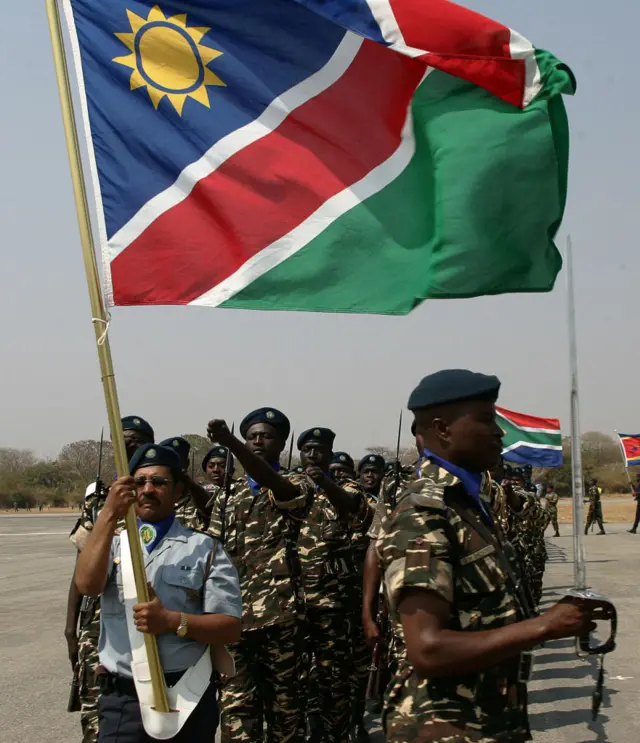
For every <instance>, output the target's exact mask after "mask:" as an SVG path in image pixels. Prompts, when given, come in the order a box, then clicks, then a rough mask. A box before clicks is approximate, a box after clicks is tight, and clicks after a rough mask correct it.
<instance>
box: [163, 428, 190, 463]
mask: <svg viewBox="0 0 640 743" xmlns="http://www.w3.org/2000/svg"><path fill="white" fill-rule="evenodd" d="M159 446H166V447H167V448H168V449H173V450H174V451H175V452H176V453H177V455H178V456H179V457H180V461H181V462H182V469H183V470H186V469H187V467H188V466H189V452H190V451H191V444H190V443H189V442H188V441H187V440H186V439H183V438H182V436H176V437H175V438H173V439H165V440H164V441H161V442H160V444H159Z"/></svg>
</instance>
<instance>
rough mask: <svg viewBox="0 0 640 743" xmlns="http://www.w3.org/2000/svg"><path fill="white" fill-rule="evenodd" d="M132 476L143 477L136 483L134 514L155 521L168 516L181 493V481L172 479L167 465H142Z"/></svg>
mask: <svg viewBox="0 0 640 743" xmlns="http://www.w3.org/2000/svg"><path fill="white" fill-rule="evenodd" d="M134 478H136V479H138V478H140V479H144V481H145V482H144V484H142V483H140V484H139V485H136V495H137V502H136V514H137V515H138V517H139V518H141V519H142V520H143V521H148V522H150V523H152V524H153V523H156V522H157V521H162V520H163V519H166V518H168V517H169V516H170V515H171V513H172V512H173V509H174V507H175V504H176V500H177V499H178V497H179V496H180V494H181V493H182V483H176V482H174V481H173V475H172V474H171V470H170V469H169V468H168V467H159V466H156V467H142V468H141V469H139V470H137V471H136V473H135V474H134Z"/></svg>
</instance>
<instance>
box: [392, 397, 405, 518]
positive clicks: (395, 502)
mask: <svg viewBox="0 0 640 743" xmlns="http://www.w3.org/2000/svg"><path fill="white" fill-rule="evenodd" d="M401 436H402V408H400V420H399V421H398V439H397V441H396V487H395V489H394V491H393V495H392V496H391V510H392V511H395V509H396V506H397V505H398V490H399V488H400V472H401V469H402V465H401V464H400V437H401Z"/></svg>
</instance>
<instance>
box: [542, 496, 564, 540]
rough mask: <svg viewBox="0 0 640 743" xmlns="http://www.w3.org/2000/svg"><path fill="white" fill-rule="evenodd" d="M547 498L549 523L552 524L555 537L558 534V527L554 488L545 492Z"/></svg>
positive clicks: (556, 500)
mask: <svg viewBox="0 0 640 743" xmlns="http://www.w3.org/2000/svg"><path fill="white" fill-rule="evenodd" d="M545 498H546V499H547V510H548V511H549V523H550V524H551V526H553V530H554V532H555V535H556V537H559V536H560V531H559V529H558V494H557V493H556V492H555V490H552V491H551V492H547V493H546V495H545Z"/></svg>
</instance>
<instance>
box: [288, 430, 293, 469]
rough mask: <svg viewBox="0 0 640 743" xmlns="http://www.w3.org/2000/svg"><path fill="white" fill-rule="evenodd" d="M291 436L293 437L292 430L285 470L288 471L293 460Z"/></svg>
mask: <svg viewBox="0 0 640 743" xmlns="http://www.w3.org/2000/svg"><path fill="white" fill-rule="evenodd" d="M293 437H294V432H293V431H291V442H290V444H289V461H288V462H287V472H290V470H291V462H292V461H293Z"/></svg>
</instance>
